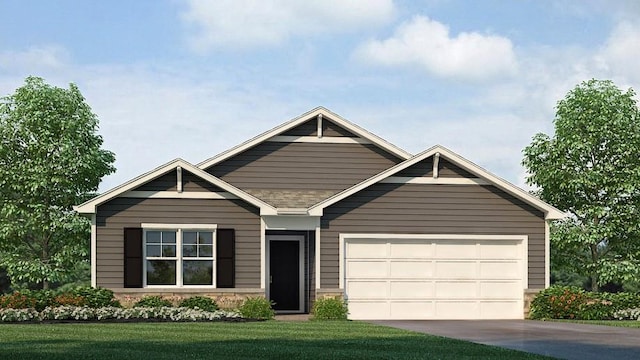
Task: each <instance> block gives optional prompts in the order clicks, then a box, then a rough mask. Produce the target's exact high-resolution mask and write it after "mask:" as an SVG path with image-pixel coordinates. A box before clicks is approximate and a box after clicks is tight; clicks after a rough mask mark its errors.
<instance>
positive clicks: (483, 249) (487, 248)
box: [480, 241, 521, 259]
mask: <svg viewBox="0 0 640 360" xmlns="http://www.w3.org/2000/svg"><path fill="white" fill-rule="evenodd" d="M520 256H521V251H520V248H519V246H518V243H516V242H514V241H502V242H500V241H485V242H483V243H482V246H480V259H519V258H520Z"/></svg>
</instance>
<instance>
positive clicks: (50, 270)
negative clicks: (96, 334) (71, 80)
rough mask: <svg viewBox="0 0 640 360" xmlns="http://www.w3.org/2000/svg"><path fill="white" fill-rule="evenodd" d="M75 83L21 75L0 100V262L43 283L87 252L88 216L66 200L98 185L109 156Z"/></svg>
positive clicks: (64, 275) (61, 276) (21, 278)
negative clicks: (64, 84)
mask: <svg viewBox="0 0 640 360" xmlns="http://www.w3.org/2000/svg"><path fill="white" fill-rule="evenodd" d="M97 130H98V119H97V117H96V115H95V114H94V113H92V112H91V108H90V107H89V105H87V103H86V102H85V99H84V98H83V97H82V95H81V94H80V91H79V90H78V88H77V86H75V85H74V84H70V86H69V89H63V88H58V87H54V86H51V85H48V84H46V83H45V82H44V80H43V79H41V78H37V77H28V78H27V79H26V80H25V84H24V85H23V86H22V87H20V88H18V89H16V91H15V93H14V94H12V95H10V96H7V97H4V98H2V99H1V100H0V266H3V267H5V269H6V271H7V274H8V275H9V277H10V278H11V280H12V282H18V283H25V284H31V285H34V284H38V285H39V286H41V287H43V288H48V287H49V285H50V284H51V283H53V282H64V281H66V280H67V279H68V278H69V276H73V272H74V269H76V268H77V263H78V262H80V261H86V259H87V255H88V252H89V246H88V243H89V242H88V239H89V230H90V224H89V222H88V220H87V219H85V218H83V217H81V216H79V215H78V214H76V213H75V212H74V211H73V209H72V206H73V205H74V204H78V203H81V202H82V201H84V200H86V199H87V198H88V197H89V196H90V195H91V194H93V193H95V191H96V190H97V189H98V185H99V183H100V179H101V178H102V177H103V176H105V175H108V174H110V173H112V172H113V171H114V170H115V168H114V167H113V166H112V164H113V162H114V160H115V157H114V154H113V153H112V152H110V151H107V150H103V149H101V145H102V137H101V136H99V135H98V134H97Z"/></svg>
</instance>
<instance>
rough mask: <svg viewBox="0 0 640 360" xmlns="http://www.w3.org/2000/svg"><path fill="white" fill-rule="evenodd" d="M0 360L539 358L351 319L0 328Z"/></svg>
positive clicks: (10, 326)
mask: <svg viewBox="0 0 640 360" xmlns="http://www.w3.org/2000/svg"><path fill="white" fill-rule="evenodd" d="M0 339H1V340H0V342H1V345H0V359H70V358H85V359H125V358H133V359H138V360H143V359H154V360H157V359H200V358H208V359H238V358H251V359H291V360H292V359H300V358H308V359H310V358H313V359H356V358H357V359H362V358H369V359H376V358H377V359H464V358H492V359H545V357H542V356H538V355H533V354H527V353H522V352H517V351H512V350H506V349H500V348H496V347H490V346H485V345H479V344H473V343H469V342H464V341H459V340H452V339H446V338H442V337H436V336H428V335H423V334H418V333H414V332H410V331H404V330H398V329H392V328H388V327H383V326H376V325H372V324H368V323H363V322H357V321H317V322H316V321H306V322H282V321H265V322H246V323H225V322H209V323H207V322H202V323H100V324H97V323H69V324H0Z"/></svg>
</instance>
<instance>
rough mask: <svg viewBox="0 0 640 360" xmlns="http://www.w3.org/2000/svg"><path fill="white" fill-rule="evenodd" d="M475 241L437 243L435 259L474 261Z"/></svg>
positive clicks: (475, 252)
mask: <svg viewBox="0 0 640 360" xmlns="http://www.w3.org/2000/svg"><path fill="white" fill-rule="evenodd" d="M475 245H476V241H462V240H456V241H455V242H447V243H437V244H436V258H438V259H475V258H476V257H477V256H478V254H477V250H476V246H475Z"/></svg>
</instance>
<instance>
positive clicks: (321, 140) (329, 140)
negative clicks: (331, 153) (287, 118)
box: [266, 136, 372, 144]
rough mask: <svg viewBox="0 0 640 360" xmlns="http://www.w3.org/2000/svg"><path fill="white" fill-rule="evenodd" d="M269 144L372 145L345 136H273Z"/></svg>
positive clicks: (365, 141) (369, 141)
mask: <svg viewBox="0 0 640 360" xmlns="http://www.w3.org/2000/svg"><path fill="white" fill-rule="evenodd" d="M266 141H269V142H284V143H318V144H372V142H371V140H367V139H362V138H355V137H347V136H324V137H317V136H274V137H272V138H269V139H267V140H266Z"/></svg>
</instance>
